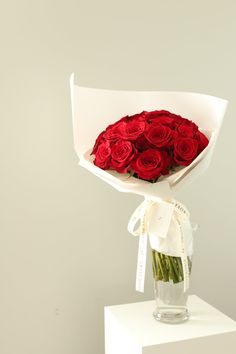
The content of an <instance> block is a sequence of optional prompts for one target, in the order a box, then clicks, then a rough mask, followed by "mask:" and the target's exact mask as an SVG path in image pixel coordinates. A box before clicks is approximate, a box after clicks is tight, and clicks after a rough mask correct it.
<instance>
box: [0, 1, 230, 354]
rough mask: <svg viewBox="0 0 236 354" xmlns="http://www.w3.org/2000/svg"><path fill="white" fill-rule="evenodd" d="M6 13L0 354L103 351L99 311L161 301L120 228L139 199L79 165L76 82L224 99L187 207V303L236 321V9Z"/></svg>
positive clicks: (45, 6) (39, 8) (190, 4)
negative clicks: (211, 150)
mask: <svg viewBox="0 0 236 354" xmlns="http://www.w3.org/2000/svg"><path fill="white" fill-rule="evenodd" d="M1 5H2V6H1V12H0V17H1V20H0V43H1V54H0V64H1V65H0V70H1V75H0V89H1V93H0V100H1V104H0V122H1V128H0V135H1V137H0V146H1V148H0V155H1V184H0V193H1V194H0V208H1V211H0V284H1V285H0V353H1V354H78V353H81V354H82V353H83V354H95V353H96V354H102V353H104V351H103V306H104V305H110V304H118V303H126V302H132V301H142V300H145V299H151V298H152V297H153V294H152V280H151V267H150V260H149V266H148V275H147V283H146V292H145V294H144V295H142V294H138V293H135V290H134V277H135V266H136V253H137V240H136V239H134V238H132V237H131V236H130V235H129V234H128V232H127V230H126V224H127V220H128V217H129V215H130V214H131V212H132V211H133V209H134V208H135V207H136V206H137V204H138V202H139V201H140V198H139V197H137V196H129V195H124V194H120V193H118V192H117V191H115V190H113V189H112V188H110V187H108V186H107V185H105V184H104V183H103V182H102V181H100V180H98V179H96V178H95V177H93V176H92V175H90V174H89V173H88V172H87V171H85V170H83V169H82V168H79V167H78V166H77V158H76V155H75V153H74V151H73V146H72V129H71V116H70V100H69V87H68V78H69V74H70V73H71V72H73V71H74V72H75V73H76V77H77V82H79V84H81V85H84V86H91V87H93V86H94V87H103V88H118V89H123V88H125V89H141V90H142V89H145V90H149V89H157V90H186V91H196V92H203V93H209V94H212V95H216V96H219V97H223V98H226V99H228V100H229V101H230V105H229V108H228V111H227V115H226V117H225V122H224V125H223V128H222V132H221V135H220V137H219V140H218V145H217V148H216V152H215V156H214V159H213V163H212V165H211V168H210V169H209V171H208V172H207V173H206V174H205V175H204V177H202V178H200V179H199V180H198V181H196V182H195V184H194V185H192V186H191V187H188V188H187V189H186V190H185V191H184V193H181V195H179V199H180V200H182V201H184V202H185V203H187V205H188V206H189V208H190V209H191V211H192V218H193V220H195V221H196V222H198V223H199V225H200V228H199V231H198V233H197V236H196V242H195V258H194V271H193V276H192V292H194V293H196V294H197V295H199V296H202V297H203V298H204V299H206V300H207V301H209V302H211V303H212V304H213V305H215V306H217V307H219V308H220V309H221V310H223V311H224V312H225V313H226V314H228V315H231V316H232V317H233V318H234V319H236V306H235V298H236V286H235V268H236V260H235V247H236V235H235V223H236V219H235V200H236V195H235V184H234V182H235V179H236V168H235V131H236V120H235V116H236V104H235V102H236V93H235V78H236V69H235V62H236V60H235V59H236V56H235V54H236V52H235V35H236V22H235V12H236V5H235V2H234V1H233V0H232V1H227V0H224V1H223V0H217V1H209V0H208V1H202V0H200V1H169V0H167V1H160V0H155V1H146V2H144V1H107V2H104V1H78V0H74V1H73V0H67V1H65V0H64V1H60V0H57V1H55V0H51V1H50V0H41V1H26V0H19V1H17V0H15V1H11V0H9V1H5V2H4V1H2V2H1ZM231 181H232V183H231ZM92 240H93V246H91V244H92V242H91V241H92ZM150 315H151V314H150Z"/></svg>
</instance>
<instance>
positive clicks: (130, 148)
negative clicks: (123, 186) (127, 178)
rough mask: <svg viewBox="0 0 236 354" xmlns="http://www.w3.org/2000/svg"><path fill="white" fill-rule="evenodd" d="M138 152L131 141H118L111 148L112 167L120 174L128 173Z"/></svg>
mask: <svg viewBox="0 0 236 354" xmlns="http://www.w3.org/2000/svg"><path fill="white" fill-rule="evenodd" d="M136 151H137V150H136V149H135V147H134V145H133V144H132V143H131V142H130V141H125V140H119V141H117V142H116V143H115V144H114V145H112V147H111V167H112V168H114V169H115V170H116V171H117V172H119V173H127V172H128V170H129V167H130V162H131V160H132V159H133V158H134V155H135V153H136Z"/></svg>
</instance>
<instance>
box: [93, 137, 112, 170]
mask: <svg viewBox="0 0 236 354" xmlns="http://www.w3.org/2000/svg"><path fill="white" fill-rule="evenodd" d="M110 156H111V148H110V143H109V142H108V141H103V142H102V143H101V144H100V145H99V146H98V148H97V152H96V155H95V160H94V165H96V166H98V167H100V168H102V169H103V170H106V169H108V168H109V167H110V160H111V157H110Z"/></svg>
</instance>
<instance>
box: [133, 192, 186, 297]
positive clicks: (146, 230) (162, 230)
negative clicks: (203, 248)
mask: <svg viewBox="0 0 236 354" xmlns="http://www.w3.org/2000/svg"><path fill="white" fill-rule="evenodd" d="M154 206H155V207H157V206H158V209H157V211H158V212H157V211H156V208H155V213H154V217H155V223H154V226H155V234H156V235H158V237H161V238H166V237H167V233H168V229H169V226H170V222H171V220H173V222H174V224H175V229H176V231H177V235H178V236H177V237H178V243H179V244H178V250H177V251H176V252H177V254H171V255H172V256H178V257H181V261H182V266H183V275H184V291H186V290H187V289H188V288H189V267H188V256H187V245H186V237H187V235H186V233H188V232H189V231H191V229H190V230H189V229H185V230H184V227H183V225H184V222H185V221H186V220H188V221H189V212H188V210H187V209H186V207H185V206H184V205H183V204H181V203H180V202H177V201H176V200H174V199H171V200H169V201H168V202H167V201H164V200H162V199H160V198H158V199H157V200H151V199H149V198H147V197H146V198H145V200H144V201H143V202H142V203H141V204H140V205H139V206H138V207H137V209H136V210H135V211H134V213H133V214H132V216H131V218H130V220H129V223H128V231H129V232H130V233H131V234H132V235H134V236H139V249H138V260H137V272H136V290H137V291H140V292H143V291H144V282H145V270H146V257H147V239H148V236H150V235H149V234H150V222H151V221H153V220H152V219H153V215H152V211H153V210H152V209H154V208H153V207H154ZM138 222H139V226H138V227H137V228H135V227H136V225H137V223H138ZM152 224H153V223H152ZM156 250H157V251H158V249H156Z"/></svg>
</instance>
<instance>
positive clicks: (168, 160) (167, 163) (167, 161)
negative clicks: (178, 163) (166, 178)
mask: <svg viewBox="0 0 236 354" xmlns="http://www.w3.org/2000/svg"><path fill="white" fill-rule="evenodd" d="M161 154H162V158H163V169H162V173H161V174H162V175H168V174H169V172H170V167H171V166H172V165H173V163H174V161H173V158H172V157H171V156H170V154H169V153H168V152H167V151H166V150H162V151H161Z"/></svg>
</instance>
